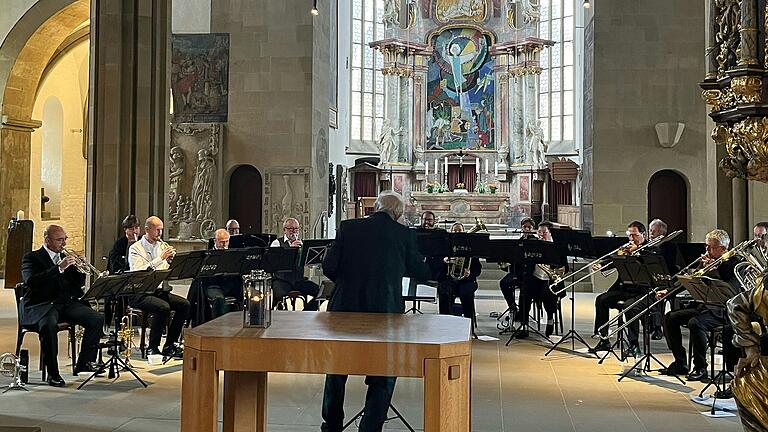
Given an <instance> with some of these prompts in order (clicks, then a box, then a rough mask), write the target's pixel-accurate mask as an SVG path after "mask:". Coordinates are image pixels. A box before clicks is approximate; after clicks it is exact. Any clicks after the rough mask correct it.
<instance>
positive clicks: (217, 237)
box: [213, 228, 229, 249]
mask: <svg viewBox="0 0 768 432" xmlns="http://www.w3.org/2000/svg"><path fill="white" fill-rule="evenodd" d="M213 238H214V242H213V248H214V249H229V233H228V232H227V230H225V229H224V228H219V229H217V230H216V232H215V233H214V234H213Z"/></svg>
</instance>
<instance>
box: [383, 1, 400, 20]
mask: <svg viewBox="0 0 768 432" xmlns="http://www.w3.org/2000/svg"><path fill="white" fill-rule="evenodd" d="M399 2H400V0H384V15H382V16H381V21H382V22H383V23H384V26H385V27H386V26H387V24H389V25H393V26H396V25H398V14H399V12H400V7H399V4H398V3H399Z"/></svg>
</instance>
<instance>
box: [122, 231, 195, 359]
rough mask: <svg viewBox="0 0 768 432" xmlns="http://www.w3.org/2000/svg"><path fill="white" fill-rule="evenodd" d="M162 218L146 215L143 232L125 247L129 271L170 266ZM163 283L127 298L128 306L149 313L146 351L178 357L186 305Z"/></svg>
mask: <svg viewBox="0 0 768 432" xmlns="http://www.w3.org/2000/svg"><path fill="white" fill-rule="evenodd" d="M162 236H163V221H162V220H161V219H160V218H159V217H157V216H150V217H149V218H147V220H146V221H145V222H144V235H143V236H141V240H139V241H137V242H136V243H134V244H133V245H131V247H130V248H129V250H128V265H129V266H130V269H131V271H136V270H166V269H168V268H169V267H170V261H171V260H172V259H173V256H174V255H175V254H176V251H175V250H174V249H173V247H171V246H170V245H168V243H165V242H164V241H163V240H162ZM167 286H168V284H167V282H163V284H162V285H161V287H162V288H159V289H158V290H157V291H155V292H154V293H152V294H142V295H139V296H136V297H134V298H132V299H131V307H134V308H136V309H140V310H142V311H144V313H145V314H152V315H153V317H152V319H151V320H150V321H151V325H150V329H149V347H148V349H147V351H146V354H147V356H149V355H150V354H162V355H163V356H164V357H173V358H177V359H181V358H182V356H183V352H182V350H181V349H180V348H179V347H177V346H176V343H177V342H178V341H179V337H180V336H181V329H182V327H184V322H185V321H186V320H187V317H188V316H189V311H190V308H191V306H190V304H189V302H188V301H187V299H185V298H184V297H181V296H177V295H176V294H172V293H171V290H170V288H166V287H167ZM171 311H173V312H174V313H173V318H172V319H171V323H170V324H169V325H168V334H167V335H166V337H165V344H164V345H163V350H162V351H160V349H159V347H160V339H161V338H162V336H163V328H164V327H165V323H166V321H168V316H169V315H170V314H171Z"/></svg>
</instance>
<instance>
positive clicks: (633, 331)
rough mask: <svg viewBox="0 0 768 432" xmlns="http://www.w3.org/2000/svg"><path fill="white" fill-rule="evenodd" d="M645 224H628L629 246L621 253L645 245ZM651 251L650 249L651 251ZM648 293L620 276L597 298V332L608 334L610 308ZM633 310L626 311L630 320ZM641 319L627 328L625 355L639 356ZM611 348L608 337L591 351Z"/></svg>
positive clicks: (622, 253) (615, 307)
mask: <svg viewBox="0 0 768 432" xmlns="http://www.w3.org/2000/svg"><path fill="white" fill-rule="evenodd" d="M645 235H646V232H645V225H643V223H642V222H639V221H632V222H631V223H630V224H629V225H628V226H627V237H629V242H630V243H629V246H628V247H627V248H623V249H621V250H619V252H618V254H619V255H629V254H633V253H634V252H635V251H636V250H637V249H639V248H640V247H642V246H643V245H645V243H646V241H647V240H646V238H645ZM649 252H650V251H649ZM600 267H601V264H595V268H596V269H599V268H600ZM646 294H647V291H646V289H644V288H642V287H639V286H635V285H631V284H628V283H624V282H623V281H622V280H621V278H619V279H618V280H617V281H616V283H614V284H613V285H612V286H611V287H610V288H608V291H606V292H604V293H602V294H600V295H598V296H597V298H595V334H599V335H601V336H606V335H607V334H608V328H607V327H606V326H604V324H605V323H607V322H608V318H609V310H610V309H618V308H619V302H624V304H625V305H630V304H632V303H634V302H636V301H637V300H638V299H640V298H641V297H643V296H645V295H646ZM636 311H637V310H633V311H626V312H625V314H626V316H627V317H626V318H627V320H630V319H631V318H632V317H633V316H634V315H632V313H633V312H636ZM638 321H640V320H635V321H634V322H633V323H632V324H631V325H630V326H629V327H628V329H627V341H628V343H629V347H628V348H627V351H626V352H625V353H624V356H625V357H626V356H630V357H633V356H637V355H638V354H639V353H640V344H639V339H640V323H639V322H638ZM610 348H611V342H610V341H609V340H607V339H602V340H601V341H600V342H599V343H598V344H597V345H596V346H595V347H593V348H591V349H590V352H592V353H596V352H598V351H606V350H608V349H610Z"/></svg>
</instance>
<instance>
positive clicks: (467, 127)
mask: <svg viewBox="0 0 768 432" xmlns="http://www.w3.org/2000/svg"><path fill="white" fill-rule="evenodd" d="M489 44H490V41H489V38H488V36H487V35H485V34H483V33H482V32H481V31H479V30H477V29H474V28H452V29H447V30H445V31H443V32H442V33H440V34H439V35H437V36H436V37H435V38H434V39H433V47H434V51H433V54H432V58H431V59H430V62H429V71H428V75H427V115H426V119H427V125H426V126H427V127H426V133H427V142H428V149H429V150H443V149H445V150H448V149H459V148H470V149H483V150H491V149H493V148H494V142H493V137H494V133H493V129H494V123H493V118H494V116H493V114H494V97H493V95H494V79H493V59H492V58H491V56H490V55H489V54H488V46H489Z"/></svg>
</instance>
